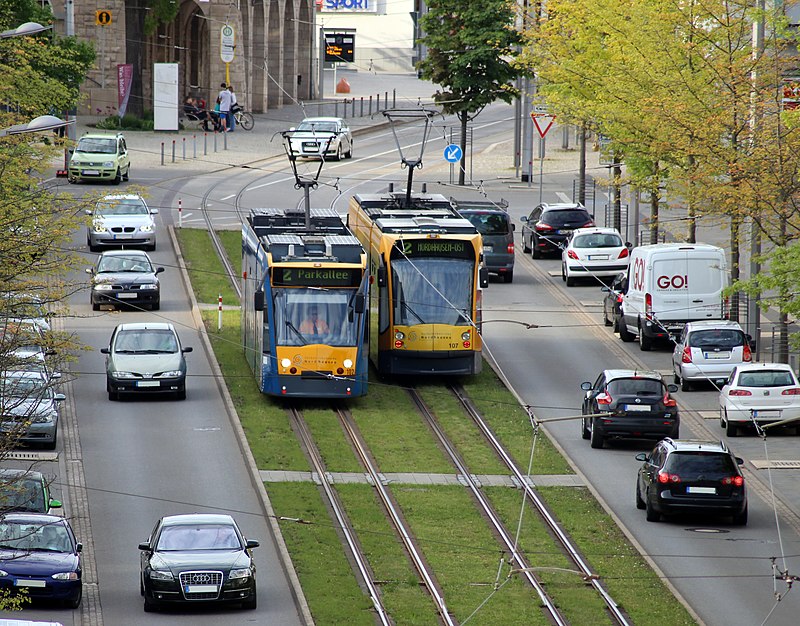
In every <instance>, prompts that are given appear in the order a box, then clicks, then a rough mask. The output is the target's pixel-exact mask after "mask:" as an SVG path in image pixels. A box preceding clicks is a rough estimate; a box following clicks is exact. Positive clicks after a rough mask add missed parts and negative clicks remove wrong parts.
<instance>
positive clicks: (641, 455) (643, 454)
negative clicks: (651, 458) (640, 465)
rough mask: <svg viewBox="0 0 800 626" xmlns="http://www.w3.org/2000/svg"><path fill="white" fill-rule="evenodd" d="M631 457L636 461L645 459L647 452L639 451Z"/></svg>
mask: <svg viewBox="0 0 800 626" xmlns="http://www.w3.org/2000/svg"><path fill="white" fill-rule="evenodd" d="M633 458H634V459H636V460H637V461H647V452H640V453H639V454H637V455H636V456H635V457H633Z"/></svg>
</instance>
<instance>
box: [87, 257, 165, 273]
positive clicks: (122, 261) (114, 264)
mask: <svg viewBox="0 0 800 626" xmlns="http://www.w3.org/2000/svg"><path fill="white" fill-rule="evenodd" d="M152 271H153V266H152V265H150V261H148V260H147V257H146V256H144V255H137V254H131V255H119V254H115V255H103V256H102V257H101V258H100V261H99V262H98V264H97V273H98V274H104V273H115V272H139V273H141V272H144V273H152Z"/></svg>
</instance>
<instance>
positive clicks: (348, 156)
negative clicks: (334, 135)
mask: <svg viewBox="0 0 800 626" xmlns="http://www.w3.org/2000/svg"><path fill="white" fill-rule="evenodd" d="M345 156H346V157H347V158H348V159H352V158H353V142H352V141H351V142H350V149H349V150H348V151H347V154H346V155H345Z"/></svg>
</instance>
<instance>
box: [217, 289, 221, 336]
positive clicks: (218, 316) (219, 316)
mask: <svg viewBox="0 0 800 626" xmlns="http://www.w3.org/2000/svg"><path fill="white" fill-rule="evenodd" d="M217 330H222V294H219V311H218V312H217Z"/></svg>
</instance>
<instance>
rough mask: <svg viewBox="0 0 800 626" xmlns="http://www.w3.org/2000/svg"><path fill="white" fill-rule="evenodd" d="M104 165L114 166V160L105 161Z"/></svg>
mask: <svg viewBox="0 0 800 626" xmlns="http://www.w3.org/2000/svg"><path fill="white" fill-rule="evenodd" d="M103 167H114V161H103Z"/></svg>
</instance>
